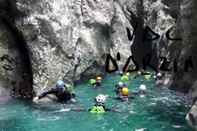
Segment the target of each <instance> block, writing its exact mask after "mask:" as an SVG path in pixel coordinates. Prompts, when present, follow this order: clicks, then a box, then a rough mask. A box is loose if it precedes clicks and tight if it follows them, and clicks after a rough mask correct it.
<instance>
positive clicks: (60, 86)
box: [56, 80, 65, 89]
mask: <svg viewBox="0 0 197 131" xmlns="http://www.w3.org/2000/svg"><path fill="white" fill-rule="evenodd" d="M56 87H57V88H61V89H64V88H65V83H64V81H62V80H58V81H57V83H56Z"/></svg>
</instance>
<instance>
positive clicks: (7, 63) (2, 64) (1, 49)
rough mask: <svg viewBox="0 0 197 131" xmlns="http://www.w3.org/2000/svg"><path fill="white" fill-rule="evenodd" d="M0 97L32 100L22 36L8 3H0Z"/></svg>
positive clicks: (13, 7)
mask: <svg viewBox="0 0 197 131" xmlns="http://www.w3.org/2000/svg"><path fill="white" fill-rule="evenodd" d="M0 5H1V6H0V97H1V98H2V99H3V97H5V96H7V95H9V93H5V92H6V91H7V92H11V89H12V91H13V92H12V95H15V96H17V97H24V98H30V99H31V98H32V96H33V94H34V93H33V88H32V77H31V76H32V75H31V74H32V72H31V63H30V61H29V58H28V56H29V54H28V50H27V48H26V46H25V41H24V40H23V36H22V34H21V33H20V32H19V31H18V30H17V28H16V26H15V25H14V21H13V20H14V17H15V16H17V12H18V11H17V10H16V8H15V6H14V5H12V4H11V3H10V1H4V0H1V1H0ZM2 99H1V100H2Z"/></svg>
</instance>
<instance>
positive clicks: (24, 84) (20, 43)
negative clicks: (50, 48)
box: [0, 0, 34, 99]
mask: <svg viewBox="0 0 197 131" xmlns="http://www.w3.org/2000/svg"><path fill="white" fill-rule="evenodd" d="M0 4H1V6H0V20H1V22H2V24H3V25H5V27H6V29H7V30H8V31H9V32H10V34H11V37H12V39H13V40H14V44H15V47H16V50H17V51H18V52H19V54H20V59H21V61H22V65H21V66H22V69H20V70H22V73H21V74H16V76H17V75H22V76H20V77H21V78H22V81H20V82H19V83H16V82H12V83H11V84H12V85H13V92H14V93H16V92H17V95H18V96H20V98H29V99H31V98H32V97H33V95H34V92H33V87H32V85H33V73H32V67H31V61H30V57H29V51H28V47H27V43H26V42H25V39H24V37H23V34H22V32H20V31H19V30H18V29H17V27H16V26H15V24H14V20H15V18H17V17H19V16H22V14H21V13H20V12H19V11H18V10H17V8H16V1H10V0H8V1H3V0H1V1H0Z"/></svg>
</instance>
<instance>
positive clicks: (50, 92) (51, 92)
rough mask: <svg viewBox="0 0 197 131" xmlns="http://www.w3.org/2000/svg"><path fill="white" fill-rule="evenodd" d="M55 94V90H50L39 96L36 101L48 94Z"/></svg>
mask: <svg viewBox="0 0 197 131" xmlns="http://www.w3.org/2000/svg"><path fill="white" fill-rule="evenodd" d="M55 93H57V90H55V89H51V90H49V91H46V92H44V93H42V94H41V95H39V96H38V99H41V98H43V97H45V96H46V95H48V94H55Z"/></svg>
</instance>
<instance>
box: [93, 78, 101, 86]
mask: <svg viewBox="0 0 197 131" xmlns="http://www.w3.org/2000/svg"><path fill="white" fill-rule="evenodd" d="M101 82H102V77H101V76H97V77H96V82H95V83H94V87H100V86H101Z"/></svg>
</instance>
